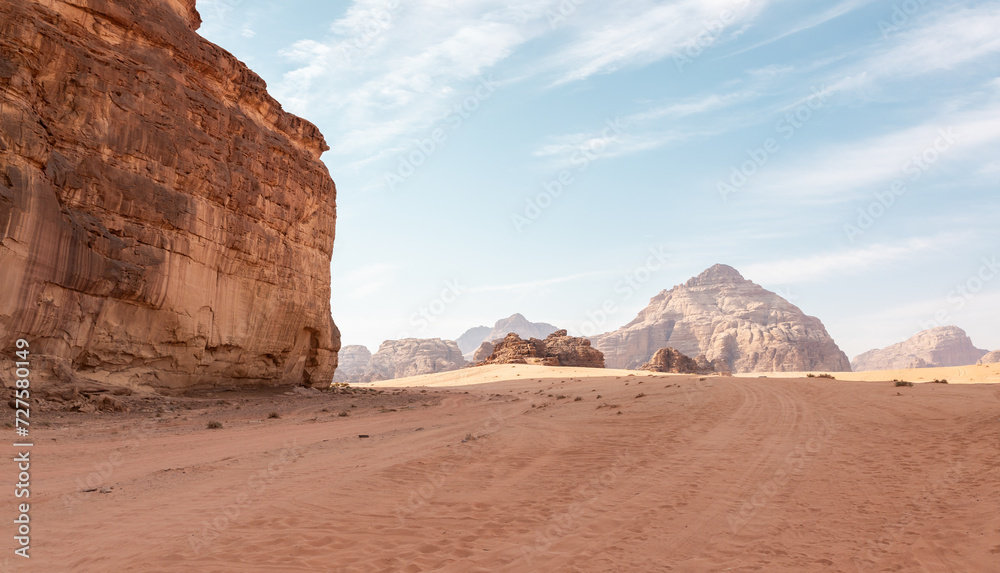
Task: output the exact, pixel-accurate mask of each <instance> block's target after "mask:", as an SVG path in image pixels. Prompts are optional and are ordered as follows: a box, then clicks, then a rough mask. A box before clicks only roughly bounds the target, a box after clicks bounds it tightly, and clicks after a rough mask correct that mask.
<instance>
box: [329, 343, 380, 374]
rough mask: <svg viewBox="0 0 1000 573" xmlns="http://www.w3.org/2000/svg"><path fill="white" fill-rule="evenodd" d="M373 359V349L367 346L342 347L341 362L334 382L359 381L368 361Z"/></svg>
mask: <svg viewBox="0 0 1000 573" xmlns="http://www.w3.org/2000/svg"><path fill="white" fill-rule="evenodd" d="M371 360H372V353H371V350H368V347H367V346H358V345H350V346H344V347H342V348H341V349H340V354H339V362H340V363H339V364H338V365H337V371H336V372H335V373H334V375H333V381H334V382H351V381H357V380H358V378H359V377H361V376H363V375H364V372H365V369H366V368H368V363H369V362H371Z"/></svg>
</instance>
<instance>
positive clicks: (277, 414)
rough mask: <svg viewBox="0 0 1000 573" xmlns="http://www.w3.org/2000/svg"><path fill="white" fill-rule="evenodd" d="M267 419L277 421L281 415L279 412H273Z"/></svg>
mask: <svg viewBox="0 0 1000 573" xmlns="http://www.w3.org/2000/svg"><path fill="white" fill-rule="evenodd" d="M267 417H268V419H271V420H276V419H278V418H280V417H281V414H279V413H277V412H271V413H270V414H268V415H267Z"/></svg>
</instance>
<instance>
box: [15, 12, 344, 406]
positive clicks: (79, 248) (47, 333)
mask: <svg viewBox="0 0 1000 573" xmlns="http://www.w3.org/2000/svg"><path fill="white" fill-rule="evenodd" d="M199 24H200V18H199V16H198V13H197V11H196V10H195V7H194V0H134V1H131V2H112V1H110V0H44V1H42V0H2V1H0V269H2V274H0V290H2V292H3V295H2V296H0V348H7V349H9V348H12V347H13V341H14V340H16V339H18V338H25V339H27V340H28V341H29V342H30V343H31V348H30V349H31V352H32V358H33V368H34V373H35V382H36V383H38V384H45V383H51V382H53V381H54V380H59V381H62V382H64V383H72V382H74V380H77V379H83V380H85V381H89V382H88V383H90V382H94V381H96V382H101V383H109V384H117V385H130V386H135V385H150V386H153V387H158V388H186V387H191V386H197V385H217V384H225V385H231V384H277V383H304V384H307V385H309V384H311V385H318V386H327V385H328V384H329V383H330V381H331V379H332V378H333V373H334V369H335V368H336V365H337V351H338V349H339V347H340V335H339V332H338V331H337V328H336V326H335V325H334V323H333V320H332V318H331V316H330V302H329V301H330V270H329V265H330V259H331V255H332V249H333V242H334V228H335V221H336V209H335V199H336V188H335V186H334V183H333V180H332V179H331V178H330V175H329V173H328V171H327V169H326V167H325V166H324V165H323V163H322V162H321V161H320V159H319V158H320V154H321V153H322V152H323V151H325V150H326V149H327V148H328V147H327V145H326V142H325V141H324V139H323V136H322V135H321V134H320V132H319V131H318V130H317V128H316V127H315V126H314V125H312V124H311V123H309V122H307V121H305V120H303V119H300V118H298V117H295V116H293V115H290V114H288V113H285V112H284V111H282V109H281V106H280V105H279V104H278V102H276V101H275V100H274V99H272V98H271V97H270V96H269V95H268V93H267V91H266V86H265V84H264V81H263V80H261V78H260V77H258V76H257V75H256V74H254V73H253V72H251V71H250V70H249V69H247V68H246V66H244V65H243V64H242V63H241V62H239V61H238V60H237V59H236V58H235V57H233V56H232V55H231V54H229V53H228V52H226V51H225V50H223V49H221V48H219V47H218V46H215V45H214V44H212V43H210V42H208V41H206V40H204V39H202V38H201V37H200V36H198V35H197V34H196V33H195V30H196V29H197V27H198V25H199ZM57 373H59V374H58V375H57Z"/></svg>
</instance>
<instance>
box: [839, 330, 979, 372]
mask: <svg viewBox="0 0 1000 573" xmlns="http://www.w3.org/2000/svg"><path fill="white" fill-rule="evenodd" d="M985 354H986V351H985V350H981V349H979V348H976V347H975V345H973V344H972V340H971V339H970V338H969V336H968V335H967V334H966V333H965V331H964V330H962V329H961V328H959V327H957V326H939V327H937V328H932V329H930V330H925V331H923V332H918V333H917V334H915V335H914V336H913V337H911V338H910V339H909V340H906V341H905V342H900V343H898V344H893V345H892V346H887V347H886V348H882V349H877V350H869V351H868V352H865V353H864V354H861V355H859V356H857V357H855V358H854V360H853V361H852V363H851V364H852V366H853V367H854V370H855V372H868V371H872V370H902V369H908V368H936V367H942V366H969V365H971V364H975V363H976V362H977V361H978V360H980V359H981V358H982V357H983V355H985Z"/></svg>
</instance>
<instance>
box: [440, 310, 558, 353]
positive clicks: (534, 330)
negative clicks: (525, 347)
mask: <svg viewBox="0 0 1000 573" xmlns="http://www.w3.org/2000/svg"><path fill="white" fill-rule="evenodd" d="M557 330H559V329H558V328H556V327H555V326H552V325H551V324H547V323H545V322H531V321H529V320H528V319H526V318H524V316H523V315H521V314H513V315H511V316H509V317H507V318H504V319H501V320H498V321H497V323H496V324H494V325H493V328H490V327H488V326H477V327H475V328H470V329H469V330H467V331H466V332H465V334H463V335H462V336H459V337H458V340H456V341H455V342H457V343H458V348H459V349H460V350H461V351H462V354H463V355H465V356H466V358H471V357H472V354H473V353H474V352H475V351H476V349H477V348H479V345H481V344H482V343H483V342H493V341H495V340H499V339H501V338H503V337H505V336H507V335H508V334H510V333H511V332H513V333H514V334H516V335H518V336H520V337H521V338H525V339H527V338H545V337H546V336H548V335H550V334H552V333H553V332H555V331H557Z"/></svg>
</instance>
